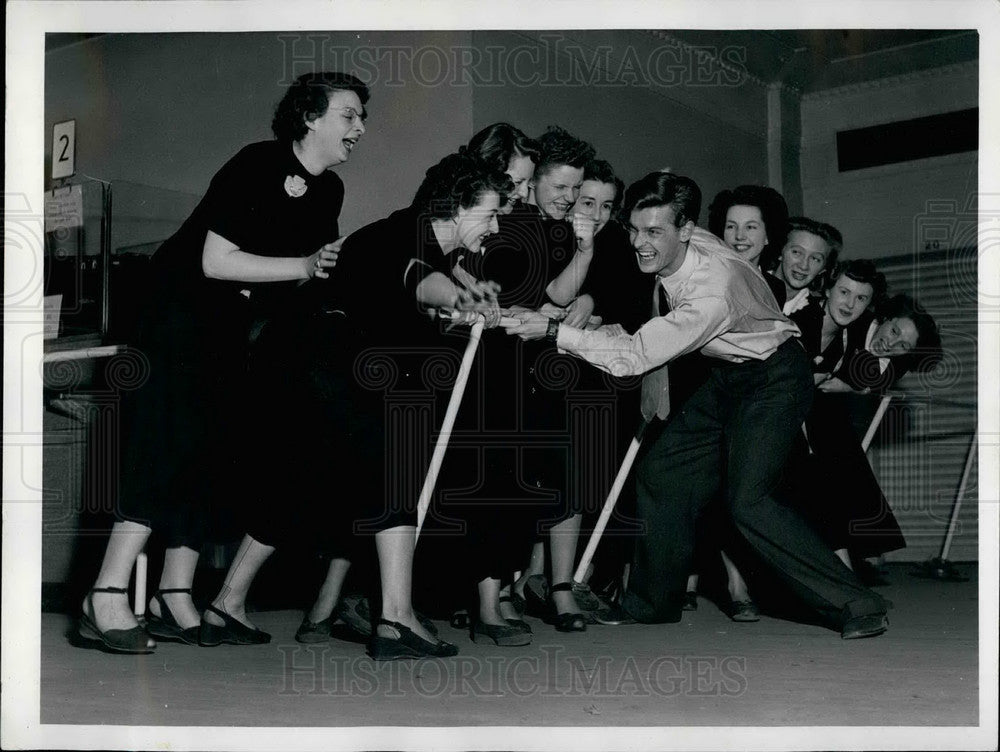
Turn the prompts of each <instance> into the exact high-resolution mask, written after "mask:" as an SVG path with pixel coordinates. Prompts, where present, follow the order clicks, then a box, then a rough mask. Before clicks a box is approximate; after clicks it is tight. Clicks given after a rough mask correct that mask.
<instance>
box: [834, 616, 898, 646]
mask: <svg viewBox="0 0 1000 752" xmlns="http://www.w3.org/2000/svg"><path fill="white" fill-rule="evenodd" d="M888 628H889V617H888V616H886V615H885V614H867V615H866V616H855V617H854V618H853V619H848V620H847V621H845V622H844V626H843V628H841V630H840V636H841V637H842V638H844V639H845V640H858V639H860V638H862V637H876V636H878V635H880V634H882V633H883V632H884V631H885V630H887V629H888Z"/></svg>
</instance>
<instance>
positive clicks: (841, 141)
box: [837, 107, 979, 172]
mask: <svg viewBox="0 0 1000 752" xmlns="http://www.w3.org/2000/svg"><path fill="white" fill-rule="evenodd" d="M978 148H979V108H978V107H974V108H972V109H969V110H958V111H957V112H946V113H944V114H942V115H931V116H929V117H921V118H914V119H913V120H900V121H898V122H895V123H885V124H883V125H873V126H870V127H868V128H856V129H854V130H850V131H839V132H838V133H837V168H838V169H839V170H840V172H848V171H850V170H861V169H864V168H865V167H877V166H878V165H886V164H896V163H897V162H909V161H911V160H914V159H924V158H926V157H940V156H942V155H944V154H959V153H961V152H965V151H976V150H977V149H978Z"/></svg>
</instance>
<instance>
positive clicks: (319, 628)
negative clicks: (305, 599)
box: [295, 613, 337, 645]
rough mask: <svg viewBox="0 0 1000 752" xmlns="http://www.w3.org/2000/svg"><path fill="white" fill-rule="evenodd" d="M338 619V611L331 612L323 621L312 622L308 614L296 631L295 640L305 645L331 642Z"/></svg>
mask: <svg viewBox="0 0 1000 752" xmlns="http://www.w3.org/2000/svg"><path fill="white" fill-rule="evenodd" d="M336 621H337V615H336V613H333V614H331V615H330V616H328V617H326V618H325V619H323V620H322V621H318V622H311V621H309V616H308V615H306V616H305V618H303V619H302V623H301V624H300V625H299V628H298V630H297V631H296V632H295V641H296V642H301V643H302V644H303V645H315V644H316V643H319V642H329V641H330V638H331V637H332V636H333V632H332V628H333V625H334V623H335V622H336Z"/></svg>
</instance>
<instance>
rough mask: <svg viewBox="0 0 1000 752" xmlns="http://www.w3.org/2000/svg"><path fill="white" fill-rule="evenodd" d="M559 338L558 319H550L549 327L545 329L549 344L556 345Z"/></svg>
mask: <svg viewBox="0 0 1000 752" xmlns="http://www.w3.org/2000/svg"><path fill="white" fill-rule="evenodd" d="M558 338H559V321H558V320H557V319H549V325H548V326H547V327H546V328H545V339H546V341H547V342H551V343H552V344H555V343H556V340H557V339H558Z"/></svg>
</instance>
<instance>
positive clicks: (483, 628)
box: [470, 620, 531, 647]
mask: <svg viewBox="0 0 1000 752" xmlns="http://www.w3.org/2000/svg"><path fill="white" fill-rule="evenodd" d="M523 623H524V622H522V624H523ZM470 636H471V637H472V641H473V642H474V643H476V644H477V645H482V644H484V643H487V642H492V643H493V644H494V645H499V646H500V647H520V646H521V645H530V644H531V632H526V631H525V630H524V628H523V627H520V626H517V625H515V624H513V623H511V622H510V620H507V624H484V623H483V622H481V621H477V622H476V623H475V624H473V625H472V632H471V635H470Z"/></svg>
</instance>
